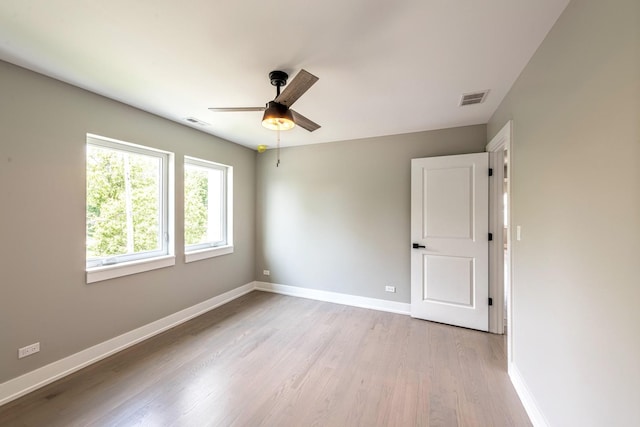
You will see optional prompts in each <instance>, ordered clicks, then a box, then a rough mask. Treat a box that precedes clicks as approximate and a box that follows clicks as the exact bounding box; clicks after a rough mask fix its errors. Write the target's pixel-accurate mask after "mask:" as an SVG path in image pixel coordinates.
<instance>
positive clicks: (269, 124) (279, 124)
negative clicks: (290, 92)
mask: <svg viewBox="0 0 640 427" xmlns="http://www.w3.org/2000/svg"><path fill="white" fill-rule="evenodd" d="M295 125H296V124H295V122H294V121H293V114H292V113H291V110H289V109H288V108H287V107H286V106H284V105H282V104H279V103H277V102H275V101H270V102H269V103H268V104H267V108H266V109H265V110H264V116H263V117H262V126H264V127H266V128H267V129H271V130H289V129H293V127H294V126H295Z"/></svg>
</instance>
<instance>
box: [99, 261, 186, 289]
mask: <svg viewBox="0 0 640 427" xmlns="http://www.w3.org/2000/svg"><path fill="white" fill-rule="evenodd" d="M175 264H176V257H175V256H174V255H165V256H159V257H155V258H146V259H141V260H136V261H129V262H123V263H120V264H114V265H105V266H103V267H93V268H88V269H87V283H95V282H100V281H102V280H108V279H114V278H116V277H122V276H128V275H130V274H136V273H143V272H145V271H151V270H157V269H158V268H165V267H171V266H174V265H175Z"/></svg>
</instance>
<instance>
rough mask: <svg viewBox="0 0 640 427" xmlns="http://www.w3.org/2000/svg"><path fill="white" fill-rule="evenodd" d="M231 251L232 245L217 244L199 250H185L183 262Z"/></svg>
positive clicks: (230, 252) (212, 256) (225, 253)
mask: <svg viewBox="0 0 640 427" xmlns="http://www.w3.org/2000/svg"><path fill="white" fill-rule="evenodd" d="M232 253H233V246H218V247H214V248H207V249H200V250H199V251H191V252H185V254H184V262H186V263H188V262H194V261H200V260H201V259H207V258H214V257H217V256H221V255H227V254H232Z"/></svg>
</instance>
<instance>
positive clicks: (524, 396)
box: [509, 363, 550, 427]
mask: <svg viewBox="0 0 640 427" xmlns="http://www.w3.org/2000/svg"><path fill="white" fill-rule="evenodd" d="M509 378H511V383H512V384H513V387H514V388H515V389H516V393H518V397H519V398H520V401H521V402H522V406H524V409H525V411H527V415H529V419H530V420H531V424H533V425H534V427H549V425H550V424H549V422H548V421H547V419H546V418H545V417H544V415H542V412H541V411H540V409H539V408H540V406H539V405H538V402H536V399H534V397H533V394H532V393H531V392H530V391H529V387H527V384H526V383H525V381H524V378H522V374H521V373H520V371H519V370H518V368H517V367H516V365H515V364H514V363H509Z"/></svg>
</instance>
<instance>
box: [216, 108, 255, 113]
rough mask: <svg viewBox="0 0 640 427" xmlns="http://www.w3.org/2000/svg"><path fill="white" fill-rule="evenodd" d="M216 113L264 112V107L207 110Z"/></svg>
mask: <svg viewBox="0 0 640 427" xmlns="http://www.w3.org/2000/svg"><path fill="white" fill-rule="evenodd" d="M209 110H211V111H213V112H216V113H235V112H242V111H264V110H265V107H228V108H209Z"/></svg>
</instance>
